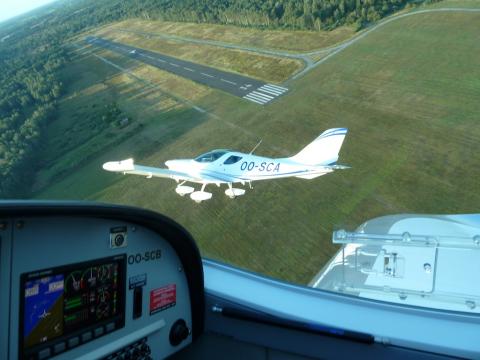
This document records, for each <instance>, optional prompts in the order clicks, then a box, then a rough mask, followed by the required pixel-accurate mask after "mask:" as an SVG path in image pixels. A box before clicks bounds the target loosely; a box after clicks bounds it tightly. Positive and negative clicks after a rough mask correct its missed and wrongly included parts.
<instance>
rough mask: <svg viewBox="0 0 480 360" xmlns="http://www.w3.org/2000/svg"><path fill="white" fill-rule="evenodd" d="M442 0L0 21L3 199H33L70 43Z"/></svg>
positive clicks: (133, 7) (80, 2)
mask: <svg viewBox="0 0 480 360" xmlns="http://www.w3.org/2000/svg"><path fill="white" fill-rule="evenodd" d="M433 1H436V0H304V1H296V0H277V1H273V0H267V1H263V0H238V1H233V0H162V1H158V0H138V1H120V2H112V1H110V0H63V1H59V2H55V3H53V4H52V5H49V6H46V7H43V8H41V9H39V10H36V11H34V12H32V13H29V14H25V15H23V16H20V17H17V18H14V19H11V20H8V21H5V22H3V23H1V24H0V67H1V69H2V71H1V72H0V84H1V85H0V176H1V178H2V180H1V182H0V198H21V197H29V196H30V195H31V194H30V191H29V189H30V186H31V182H32V178H33V177H34V174H35V171H36V164H37V160H38V159H36V155H37V153H38V152H37V151H36V149H38V146H39V145H40V144H41V142H42V135H43V132H44V131H43V130H44V128H45V126H46V125H47V124H48V122H49V121H50V120H51V119H53V118H54V116H55V108H56V102H57V101H58V99H59V97H60V96H61V95H62V89H63V86H64V84H62V82H61V80H60V79H59V76H58V73H59V72H58V70H59V69H60V68H61V67H62V66H64V64H65V63H67V62H68V51H67V50H66V47H65V45H66V44H67V43H68V40H69V39H70V38H71V37H72V36H74V35H77V34H79V33H81V32H83V31H85V30H87V29H89V28H92V27H96V26H99V25H102V24H105V23H109V22H113V21H117V20H122V19H126V18H143V19H155V20H170V21H184V22H208V23H218V24H233V25H238V26H247V27H258V28H287V29H293V30H297V29H302V30H312V31H320V30H330V29H333V28H335V27H338V26H341V25H343V24H355V26H356V27H357V28H358V29H361V28H363V27H365V26H368V24H369V23H372V22H375V21H378V20H379V19H381V18H382V17H384V16H386V15H388V14H391V13H393V12H395V11H398V10H401V9H403V8H405V7H406V6H413V5H419V4H422V3H426V2H433Z"/></svg>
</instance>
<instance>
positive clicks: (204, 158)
mask: <svg viewBox="0 0 480 360" xmlns="http://www.w3.org/2000/svg"><path fill="white" fill-rule="evenodd" d="M230 151H231V150H222V149H220V150H212V151H209V152H208V153H205V154H202V155H200V156H199V157H197V158H195V161H196V162H201V163H208V162H214V161H215V160H218V159H220V158H221V157H222V156H223V155H225V154H226V153H228V152H230Z"/></svg>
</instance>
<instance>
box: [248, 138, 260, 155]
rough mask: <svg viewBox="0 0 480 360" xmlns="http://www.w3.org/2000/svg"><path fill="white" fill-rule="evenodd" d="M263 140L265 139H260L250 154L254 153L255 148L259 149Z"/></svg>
mask: <svg viewBox="0 0 480 360" xmlns="http://www.w3.org/2000/svg"><path fill="white" fill-rule="evenodd" d="M262 141H263V139H260V141H259V142H258V144H257V145H255V147H254V148H253V149H252V151H250V155H252V154H253V152H254V151H255V150H257V148H258V147H259V146H260V144H261V143H262Z"/></svg>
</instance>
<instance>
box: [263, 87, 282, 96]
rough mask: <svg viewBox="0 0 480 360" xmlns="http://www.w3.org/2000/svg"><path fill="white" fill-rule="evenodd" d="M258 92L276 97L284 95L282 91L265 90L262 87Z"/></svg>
mask: <svg viewBox="0 0 480 360" xmlns="http://www.w3.org/2000/svg"><path fill="white" fill-rule="evenodd" d="M257 91H263V92H266V93H267V94H273V95H275V96H278V95H281V94H282V92H281V91H277V90H271V89H268V88H265V87H264V86H262V87H261V88H258V89H257Z"/></svg>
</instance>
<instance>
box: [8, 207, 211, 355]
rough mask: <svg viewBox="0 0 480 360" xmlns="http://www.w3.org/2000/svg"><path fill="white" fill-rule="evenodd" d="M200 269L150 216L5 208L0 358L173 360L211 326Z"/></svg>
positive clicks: (175, 231)
mask: <svg viewBox="0 0 480 360" xmlns="http://www.w3.org/2000/svg"><path fill="white" fill-rule="evenodd" d="M201 266H202V265H201V259H200V256H199V253H198V249H197V248H196V246H195V244H194V242H193V240H192V239H191V237H190V236H189V235H188V233H187V232H186V231H185V230H183V229H182V228H181V227H180V226H178V225H177V224H176V223H174V222H173V221H171V220H169V219H168V218H165V217H163V216H161V215H158V214H155V213H152V212H149V211H146V210H141V209H135V208H128V207H118V206H111V205H98V204H90V203H48V204H45V203H32V202H29V203H25V202H13V203H12V202H10V203H1V202H0V283H1V284H2V290H3V291H2V292H0V358H2V359H3V358H5V359H22V360H23V359H28V360H43V359H50V358H53V359H59V360H63V359H109V360H113V359H118V360H127V359H145V360H150V359H160V358H165V357H167V356H169V355H171V354H173V353H174V352H176V351H178V350H180V349H182V348H183V347H185V346H188V344H190V343H191V342H192V340H194V339H195V338H196V337H198V336H199V334H200V333H201V331H202V329H203V311H204V309H203V301H204V300H203V299H204V294H203V272H202V267H201Z"/></svg>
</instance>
